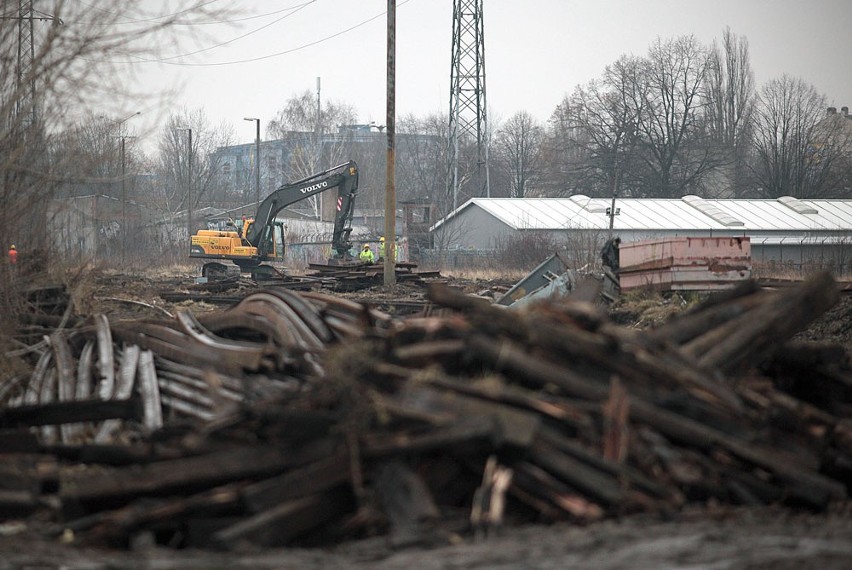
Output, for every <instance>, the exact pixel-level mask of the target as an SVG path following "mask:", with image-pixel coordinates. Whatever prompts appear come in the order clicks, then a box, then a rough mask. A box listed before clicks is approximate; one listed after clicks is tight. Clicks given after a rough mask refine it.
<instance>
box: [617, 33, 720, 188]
mask: <svg viewBox="0 0 852 570" xmlns="http://www.w3.org/2000/svg"><path fill="white" fill-rule="evenodd" d="M709 68H710V58H709V57H708V50H707V49H706V48H705V47H703V46H702V45H701V44H700V43H699V42H698V41H697V40H696V39H695V38H694V37H693V36H682V37H680V38H677V39H673V40H667V41H662V40H660V39H658V40H657V41H656V42H654V44H652V45H651V48H650V50H649V53H648V56H647V57H646V58H645V60H644V66H643V73H642V74H641V75H638V76H637V79H638V80H640V81H643V82H644V83H645V85H646V88H643V89H638V88H637V89H632V90H631V93H633V94H636V95H637V96H640V97H642V99H641V100H635V101H634V102H633V106H634V108H636V109H642V112H641V113H639V114H638V115H637V117H638V121H637V125H636V126H637V134H638V136H639V141H640V143H641V145H642V148H643V150H644V153H643V160H644V167H645V168H644V177H645V181H644V190H643V192H642V193H643V194H644V195H645V196H657V197H665V198H671V197H677V196H680V195H683V194H684V193H687V192H689V191H694V189H695V188H696V187H697V186H698V185H699V183H700V182H701V179H702V177H703V176H704V175H705V174H706V173H707V172H708V171H709V170H711V169H712V168H714V167H715V166H716V165H718V164H719V160H718V158H716V157H714V156H713V154H712V152H711V149H710V148H709V147H708V145H707V141H706V140H704V137H703V134H704V133H703V130H702V125H703V116H702V113H703V105H704V92H703V88H704V86H705V84H706V81H705V80H706V77H707V73H708V71H709Z"/></svg>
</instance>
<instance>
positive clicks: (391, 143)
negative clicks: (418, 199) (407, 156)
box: [385, 0, 396, 286]
mask: <svg viewBox="0 0 852 570" xmlns="http://www.w3.org/2000/svg"><path fill="white" fill-rule="evenodd" d="M387 96H388V101H387V129H388V139H387V140H388V148H387V165H386V176H385V178H386V185H385V286H388V285H394V284H395V283H396V141H395V140H394V137H395V134H396V124H395V123H396V121H395V114H396V110H395V107H396V0H388V86H387Z"/></svg>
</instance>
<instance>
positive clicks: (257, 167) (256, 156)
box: [243, 117, 260, 206]
mask: <svg viewBox="0 0 852 570" xmlns="http://www.w3.org/2000/svg"><path fill="white" fill-rule="evenodd" d="M243 120H244V121H254V122H255V123H257V138H256V139H255V145H256V148H255V151H254V162H255V165H254V168H255V173H254V176H255V178H254V203H255V206H256V205H257V204H260V119H255V118H254V117H244V118H243Z"/></svg>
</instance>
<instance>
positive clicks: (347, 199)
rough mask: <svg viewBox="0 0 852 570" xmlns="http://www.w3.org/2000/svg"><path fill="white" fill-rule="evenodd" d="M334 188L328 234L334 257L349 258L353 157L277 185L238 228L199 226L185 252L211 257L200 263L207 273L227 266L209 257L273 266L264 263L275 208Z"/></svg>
mask: <svg viewBox="0 0 852 570" xmlns="http://www.w3.org/2000/svg"><path fill="white" fill-rule="evenodd" d="M332 188H337V213H336V215H335V218H334V230H333V233H332V239H331V246H332V249H333V250H334V254H333V255H334V257H333V260H350V259H352V255H351V253H350V252H349V250H350V248H351V247H352V243H351V242H350V241H349V234H350V233H352V213H353V210H354V207H355V196H356V195H357V194H358V166H357V165H356V164H355V162H354V161H349V162H347V163H344V164H340V165H338V166H335V167H333V168H330V169H328V170H325V171H323V172H319V173H317V174H314V175H312V176H309V177H307V178H303V179H301V180H297V181H296V182H292V183H290V184H285V185H284V186H281V187H280V188H278V189H277V190H275V191H274V192H272V193H271V194H270V195H269V196H267V197H266V199H264V200H263V201H262V202H261V203H260V206H258V209H257V213H256V214H255V217H254V218H249V219H247V220H245V221H244V222H243V226H242V227H241V228H237V227H236V226H234V228H233V230H211V229H207V230H200V231H199V232H198V233H196V234H195V235H194V236H192V243H191V245H190V250H189V256H190V257H194V258H202V259H208V260H210V261H208V262H207V263H205V264H204V267H203V269H202V275H203V276H205V277H207V276H214V275H216V274H221V273H225V272H226V269H227V268H226V267H225V266H224V265H223V264H221V263H219V262H217V261H213V260H230V261H233V262H234V263H235V264H236V265H238V266H239V268H240V271H241V272H244V273H249V272H250V273H252V275H256V274H260V273H267V272H274V271H264V269H266V268H269V266H265V265H263V263H264V262H265V261H271V260H272V259H273V258H274V254H275V250H276V247H275V244H274V239H275V234H276V232H275V229H276V223H275V216H276V214H278V212H280V211H281V210H282V209H284V208H286V207H287V206H289V205H290V204H293V203H295V202H298V201H300V200H305V199H307V198H310V197H311V196H314V195H316V194H320V193H322V192H325V191H327V190H331V189H332ZM282 247H283V240H282ZM281 253H283V252H281ZM269 269H270V270H271V268H269Z"/></svg>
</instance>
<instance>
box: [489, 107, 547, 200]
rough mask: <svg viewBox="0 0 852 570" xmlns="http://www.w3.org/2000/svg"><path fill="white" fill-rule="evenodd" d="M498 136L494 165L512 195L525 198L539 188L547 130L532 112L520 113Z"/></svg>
mask: <svg viewBox="0 0 852 570" xmlns="http://www.w3.org/2000/svg"><path fill="white" fill-rule="evenodd" d="M496 135H497V136H496V140H495V141H494V145H493V147H494V153H493V155H494V159H495V160H494V163H495V164H496V165H497V166H498V169H499V170H502V171H503V173H504V174H505V176H506V179H507V180H508V183H509V188H508V195H509V196H510V197H512V198H524V197H526V196H527V195H528V194H530V193H531V192H532V191H533V190H534V189H535V182H536V180H537V178H538V175H539V170H540V165H539V162H540V158H541V145H542V140H543V138H544V129H543V128H542V126H541V125H539V124H538V122H537V121H536V120H535V118H533V116H532V115H530V114H529V113H528V112H526V111H519V112H517V113H515V114H514V115H512V116H511V117H510V118H509V120H508V121H506V123H505V124H504V125H503V126H502V127H500V128H499V129H498V130H497V133H496ZM492 195H493V193H492Z"/></svg>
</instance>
